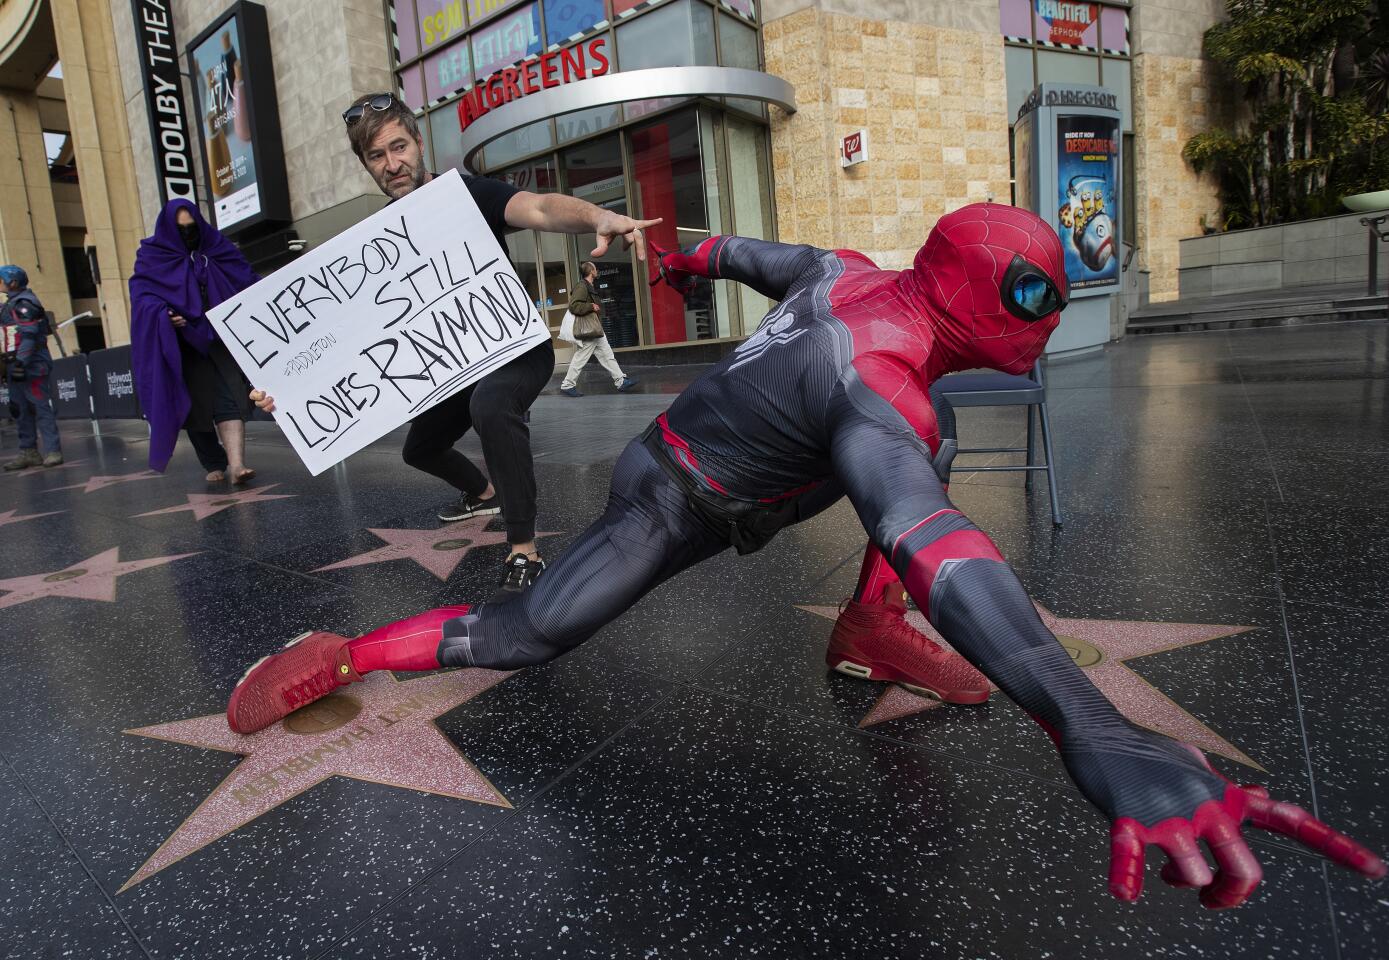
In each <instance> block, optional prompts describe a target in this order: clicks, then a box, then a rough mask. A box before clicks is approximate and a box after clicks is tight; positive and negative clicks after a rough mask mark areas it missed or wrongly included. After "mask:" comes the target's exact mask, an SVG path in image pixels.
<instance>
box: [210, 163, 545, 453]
mask: <svg viewBox="0 0 1389 960" xmlns="http://www.w3.org/2000/svg"><path fill="white" fill-rule="evenodd" d="M207 316H208V319H209V320H210V321H211V322H212V325H213V327H214V328H215V329H216V330H217V333H218V335H219V336H221V338H222V342H223V343H225V344H226V345H227V348H228V349H229V350H230V351H231V354H232V356H233V357H234V358H236V362H237V363H238V364H239V365H240V366H241V369H242V370H243V371H244V372H245V374H246V376H247V378H248V379H249V380H250V381H251V383H252V384H254V385H255V386H256V387H257V388H258V389H261V390H265V391H266V392H267V393H269V394H270V395H271V396H273V397H274V398H275V419H276V420H277V421H278V422H279V424H280V428H281V429H282V430H284V432H285V436H287V437H288V438H289V442H290V444H291V445H292V446H293V447H294V449H295V451H296V452H297V453H298V454H299V457H300V458H301V459H302V460H303V461H304V465H305V466H306V467H308V468H309V472H310V473H312V474H314V475H315V476H317V475H318V474H320V473H322V472H323V471H324V470H326V469H328V468H329V467H331V466H332V465H333V464H335V463H338V462H339V461H341V460H344V459H346V458H347V457H348V456H349V455H350V454H353V453H355V452H357V451H358V450H360V449H362V448H363V447H365V446H366V445H367V444H369V443H371V442H372V441H374V440H376V439H378V438H380V437H381V436H383V435H385V434H387V433H389V432H390V431H392V430H394V429H395V428H396V427H398V426H400V425H401V424H403V423H405V422H406V421H408V420H410V419H411V418H412V417H414V416H416V415H417V414H419V413H421V412H422V411H424V410H426V409H427V408H429V407H432V406H433V405H434V404H436V403H438V402H439V401H440V400H443V399H445V398H446V397H449V396H452V395H453V394H455V393H457V392H458V391H459V390H462V389H463V388H464V387H466V386H467V385H468V384H470V383H473V382H474V381H476V380H478V379H480V378H481V377H483V376H485V375H486V374H488V373H490V372H491V371H493V370H495V369H497V368H498V367H500V366H502V365H503V364H505V363H507V362H508V361H509V360H511V359H512V358H514V357H517V356H519V355H520V354H522V353H524V352H525V351H527V350H529V349H531V348H532V347H534V346H535V345H536V344H538V343H542V342H544V341H545V340H548V339H549V336H550V334H549V331H548V329H547V328H546V326H545V323H544V322H543V321H542V320H541V319H540V314H539V312H538V311H537V310H536V308H535V303H534V302H533V301H532V300H531V297H530V293H529V292H527V290H526V288H525V286H524V285H523V284H522V283H521V281H520V279H519V278H518V277H517V276H516V272H515V271H514V270H513V269H512V267H511V264H510V262H509V261H508V260H507V258H506V255H505V253H504V252H503V251H502V249H501V247H499V246H498V245H497V240H496V238H495V237H494V236H493V235H492V231H491V229H490V228H489V227H488V226H487V222H486V221H485V220H484V219H483V218H482V214H481V213H480V212H479V211H478V208H477V204H476V203H474V202H473V198H472V196H471V195H470V194H469V193H468V188H467V187H466V186H464V184H463V179H462V177H460V176H459V175H458V172H457V171H453V170H451V171H449V172H448V173H446V174H443V175H441V176H438V177H435V178H434V179H433V180H432V181H430V182H429V183H427V184H425V185H424V186H423V187H421V188H420V189H418V190H415V191H412V192H411V193H409V194H406V195H405V196H404V197H403V198H401V199H400V200H397V201H396V202H395V203H392V204H390V205H389V206H387V207H385V208H383V209H382V210H380V211H379V212H377V213H376V214H375V215H373V216H371V217H369V218H368V219H366V220H363V221H362V222H361V223H359V224H357V225H356V226H354V227H352V228H351V229H350V230H346V231H344V232H343V233H341V234H339V235H338V236H336V237H334V238H333V239H332V240H331V241H330V242H328V243H326V244H324V245H323V246H321V247H318V248H317V249H315V250H313V251H312V252H310V253H307V254H305V255H304V256H302V257H300V258H299V259H298V260H295V261H294V262H293V263H291V264H289V265H288V266H286V267H283V268H282V269H280V270H277V271H276V272H275V273H273V274H272V275H270V276H269V277H266V278H265V279H263V280H261V281H260V282H259V283H257V284H256V285H255V286H253V287H250V288H248V289H246V290H243V291H242V292H241V293H240V294H239V295H238V296H236V297H234V298H232V299H231V300H228V301H226V302H225V303H221V304H218V305H217V306H216V307H214V308H212V309H211V310H209V311H208V315H207Z"/></svg>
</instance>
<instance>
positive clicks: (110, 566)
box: [0, 547, 196, 609]
mask: <svg viewBox="0 0 1389 960" xmlns="http://www.w3.org/2000/svg"><path fill="white" fill-rule="evenodd" d="M120 549H121V548H120V547H112V548H111V549H110V550H107V551H105V552H103V553H98V554H97V555H96V556H94V557H92V558H91V559H88V560H83V561H82V562H81V563H74V564H73V565H72V566H70V567H64V568H63V569H62V570H57V571H55V572H53V573H36V574H33V575H31V576H28V577H12V578H10V579H9V580H0V590H8V591H10V592H9V593H6V594H5V595H4V596H3V597H0V609H3V608H5V607H13V606H15V605H16V604H20V603H28V602H29V601H30V600H37V599H39V598H40V597H75V598H77V599H79V600H105V601H107V602H108V603H109V602H112V601H114V600H115V599H116V578H117V577H123V576H125V575H126V574H127V573H134V572H135V571H137V570H145V569H148V568H149V567H162V566H163V565H164V564H166V563H173V562H174V561H175V560H182V559H183V558H184V557H191V556H194V555H195V554H196V551H195V552H194V553H176V554H174V555H173V556H169V557H151V558H150V559H148V560H127V561H125V562H124V563H122V562H121V559H120Z"/></svg>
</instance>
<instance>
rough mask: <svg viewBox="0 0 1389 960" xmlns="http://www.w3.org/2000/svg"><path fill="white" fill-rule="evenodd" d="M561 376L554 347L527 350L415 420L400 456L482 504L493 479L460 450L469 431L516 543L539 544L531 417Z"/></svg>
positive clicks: (512, 541)
mask: <svg viewBox="0 0 1389 960" xmlns="http://www.w3.org/2000/svg"><path fill="white" fill-rule="evenodd" d="M554 369H555V348H554V346H553V345H552V344H551V343H550V342H549V341H546V342H545V343H542V344H540V345H539V346H537V347H533V348H532V349H530V350H527V351H526V352H525V353H523V354H521V355H520V356H519V357H517V358H516V359H515V360H512V361H511V362H510V363H508V364H506V365H505V366H502V367H498V368H497V369H496V370H493V371H492V372H491V373H489V374H488V375H487V376H485V377H483V378H482V379H481V380H479V381H477V383H474V384H471V385H470V386H468V387H465V388H464V389H463V390H460V391H459V392H458V393H455V394H454V395H453V396H451V397H449V398H448V399H447V400H443V401H441V402H440V403H437V404H435V405H434V406H432V407H430V408H429V409H428V410H426V411H425V412H424V413H422V414H420V415H419V416H417V417H416V418H415V419H414V420H412V421H410V432H409V433H408V434H407V435H406V437H405V447H404V448H403V449H402V450H401V456H402V457H404V459H405V462H406V463H408V464H409V465H410V466H412V467H415V468H416V469H419V470H423V471H425V472H426V473H432V474H433V475H434V476H436V477H438V478H439V479H440V480H443V481H445V482H446V483H449V484H452V485H453V486H454V487H456V488H458V489H459V490H461V491H462V492H463V493H465V494H467V495H468V496H470V497H477V496H480V495H481V494H482V492H483V491H484V490H486V489H487V477H486V476H484V475H483V473H482V471H481V470H479V469H478V468H477V465H476V464H474V463H473V462H472V461H471V460H469V459H468V458H467V457H465V456H464V455H463V454H462V453H460V452H459V451H457V450H455V449H454V448H453V445H454V444H455V443H457V442H458V441H459V440H461V439H462V438H463V434H465V433H467V432H468V429H469V428H470V427H471V428H472V429H474V430H476V431H477V436H478V439H479V440H481V441H482V456H483V459H484V460H485V461H486V463H487V470H488V472H489V473H490V474H491V475H492V483H493V484H495V485H496V488H497V494H498V496H499V497H500V498H501V507H502V520H503V521H504V522H505V523H506V536H507V540H508V541H510V542H511V543H526V542H528V541H530V540H534V539H535V463H534V461H533V460H532V459H531V440H530V430H529V428H527V426H526V420H525V416H526V411H527V410H529V409H530V406H531V404H532V403H534V402H535V398H536V397H538V396H539V395H540V391H541V390H542V389H544V387H545V384H546V383H548V382H549V381H550V375H551V374H552V373H553V372H554Z"/></svg>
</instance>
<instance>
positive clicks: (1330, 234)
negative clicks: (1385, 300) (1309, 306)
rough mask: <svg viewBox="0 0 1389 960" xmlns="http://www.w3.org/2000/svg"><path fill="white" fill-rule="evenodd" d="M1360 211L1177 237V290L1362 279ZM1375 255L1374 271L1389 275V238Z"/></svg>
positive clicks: (1207, 292) (1215, 292) (1364, 255)
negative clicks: (1178, 241) (1377, 258)
mask: <svg viewBox="0 0 1389 960" xmlns="http://www.w3.org/2000/svg"><path fill="white" fill-rule="evenodd" d="M1362 196H1365V195H1363V194H1362ZM1361 216H1362V214H1360V213H1347V214H1341V215H1339V216H1335V217H1321V218H1319V219H1316V220H1303V221H1300V222H1298V223H1283V224H1278V225H1277V226H1272V227H1253V228H1251V229H1248V230H1231V231H1230V232H1228V233H1215V234H1211V235H1209V236H1204V237H1190V238H1188V239H1185V240H1182V241H1181V243H1180V250H1181V266H1180V268H1179V270H1178V277H1179V278H1180V279H1179V283H1180V288H1181V296H1182V297H1183V298H1187V297H1210V296H1222V295H1224V294H1233V293H1257V292H1267V291H1270V290H1278V289H1280V288H1282V289H1287V288H1296V287H1314V286H1330V285H1335V284H1352V283H1359V282H1363V281H1364V279H1365V276H1366V274H1367V273H1368V271H1369V254H1368V252H1367V244H1366V236H1365V227H1364V226H1362V225H1361V223H1360V217H1361ZM1378 255H1379V275H1380V276H1389V244H1386V243H1381V244H1379V245H1378Z"/></svg>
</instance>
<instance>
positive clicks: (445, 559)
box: [310, 517, 554, 580]
mask: <svg viewBox="0 0 1389 960" xmlns="http://www.w3.org/2000/svg"><path fill="white" fill-rule="evenodd" d="M491 519H492V518H491V517H473V518H471V519H469V520H464V521H463V522H461V523H451V524H449V525H448V526H447V527H443V528H436V529H434V530H392V529H380V528H377V527H368V528H367V529H368V530H369V532H371V533H373V534H375V535H376V536H378V537H380V538H381V539H382V540H384V541H386V545H385V546H384V547H377V548H376V549H374V550H368V551H367V552H366V553H359V554H357V555H356V556H355V557H348V558H347V559H346V560H339V561H338V562H337V563H330V564H328V565H327V566H326V567H318V568H317V569H315V570H312V571H310V572H311V573H319V572H320V571H323V570H341V569H343V568H344V567H363V566H366V565H368V564H372V563H386V562H387V561H389V560H413V561H415V562H416V563H418V564H419V565H420V566H422V567H424V568H425V569H426V570H428V571H429V572H430V573H432V574H434V576H436V577H438V578H439V579H440V580H447V579H448V578H449V575H450V574H452V573H453V571H454V570H455V569H457V567H458V564H459V563H460V562H462V560H463V558H464V557H465V556H467V555H468V551H469V550H475V549H477V548H478V547H488V546H492V545H493V544H497V543H506V542H507V538H506V531H504V530H495V531H494V530H487V529H485V528H486V526H487V524H488V523H489V522H490V521H491ZM553 535H554V534H553V532H552V531H549V530H541V531H539V532H537V533H536V538H537V539H538V538H540V537H549V536H553Z"/></svg>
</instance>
